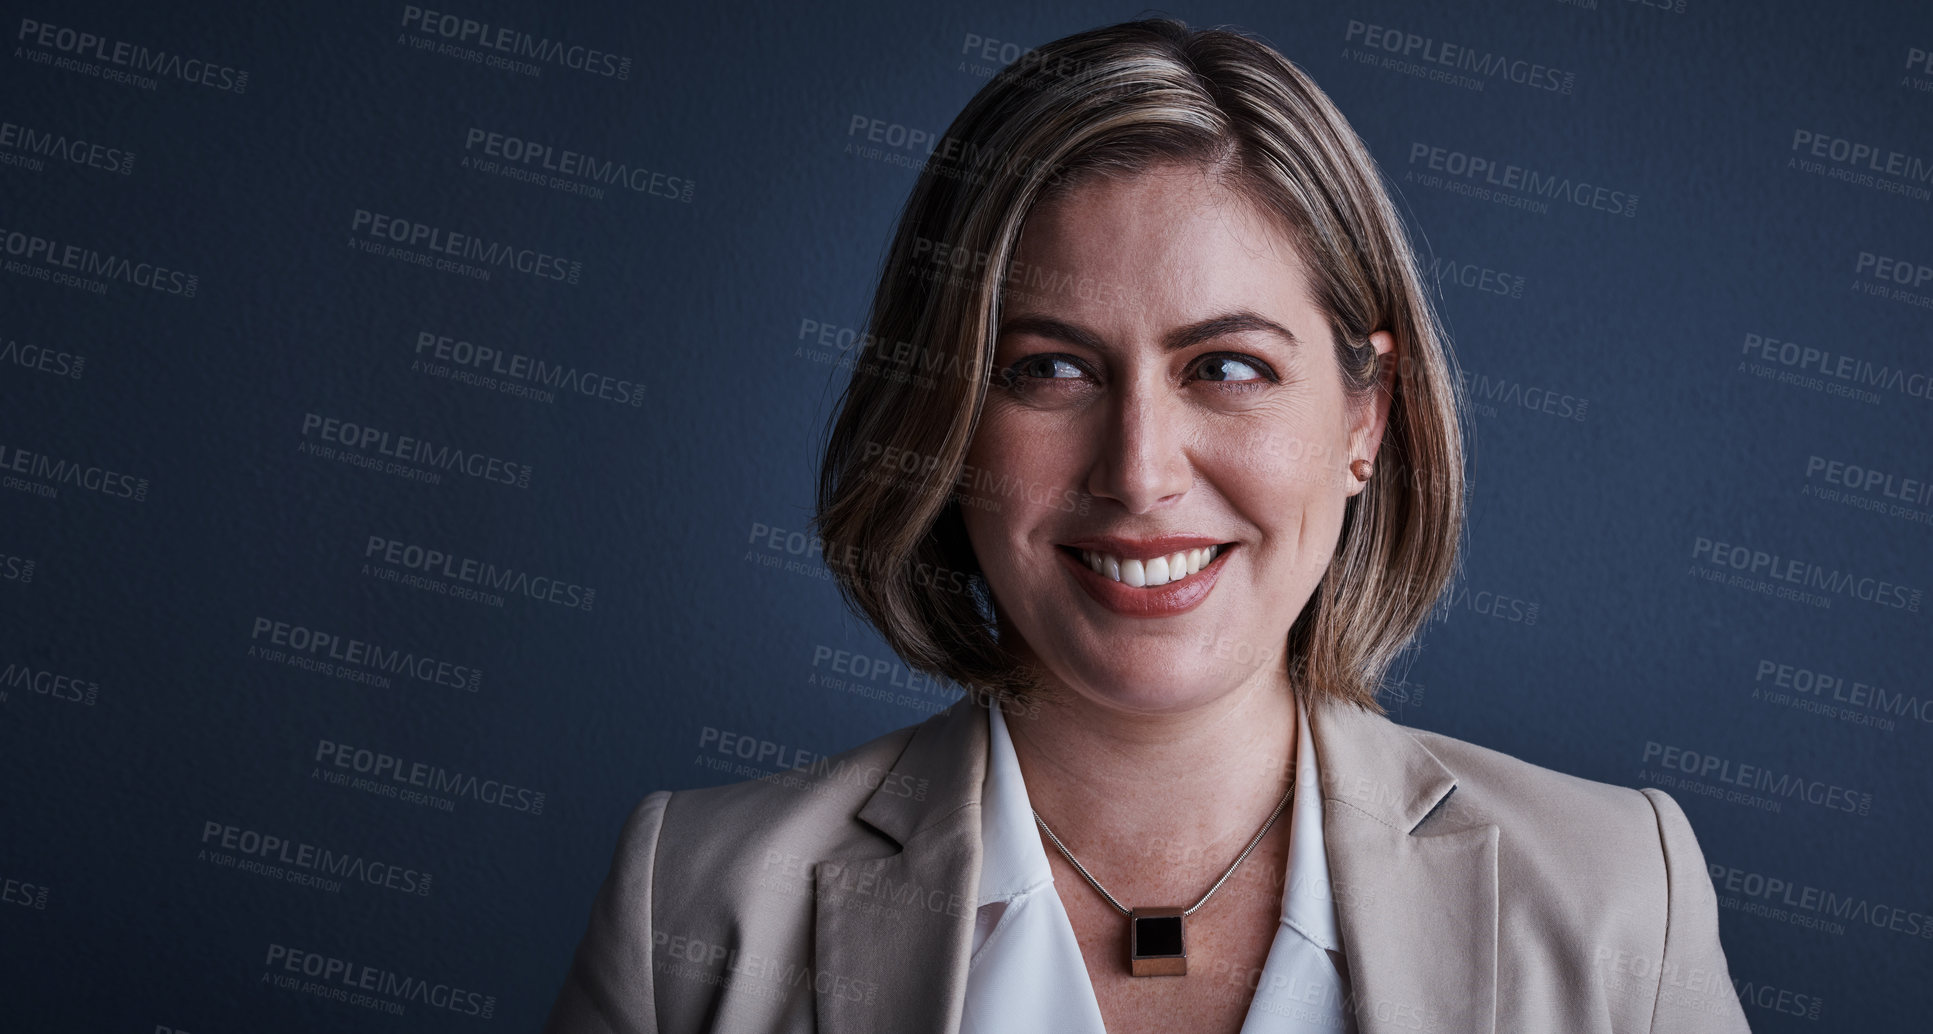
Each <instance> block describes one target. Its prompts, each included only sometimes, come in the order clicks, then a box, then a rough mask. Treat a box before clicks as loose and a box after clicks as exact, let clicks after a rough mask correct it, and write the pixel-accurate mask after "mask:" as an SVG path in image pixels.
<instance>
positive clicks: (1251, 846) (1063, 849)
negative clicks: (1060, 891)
mask: <svg viewBox="0 0 1933 1034" xmlns="http://www.w3.org/2000/svg"><path fill="white" fill-rule="evenodd" d="M1294 796H1295V780H1293V779H1291V780H1289V788H1288V790H1287V791H1286V792H1284V793H1283V794H1282V799H1281V800H1280V801H1277V802H1276V805H1275V810H1274V811H1272V812H1269V820H1268V821H1267V822H1264V823H1262V828H1261V829H1258V830H1256V831H1255V839H1253V840H1251V841H1249V842H1248V846H1247V847H1244V848H1242V853H1241V854H1240V855H1237V856H1236V858H1235V862H1234V864H1232V865H1230V866H1229V867H1228V871H1227V872H1224V873H1222V878H1221V879H1219V880H1216V881H1215V885H1214V886H1212V887H1210V888H1208V893H1206V894H1203V895H1202V896H1201V900H1200V901H1197V902H1195V904H1194V906H1193V907H1192V908H1189V909H1187V910H1185V911H1183V912H1182V913H1181V914H1182V915H1184V916H1191V915H1194V914H1195V909H1197V908H1200V907H1201V906H1203V905H1206V904H1208V899H1209V898H1212V897H1214V896H1215V892H1216V891H1218V890H1220V889H1222V884H1224V883H1227V882H1228V878H1229V877H1230V876H1233V875H1235V869H1236V868H1237V867H1238V866H1240V865H1241V864H1242V861H1243V860H1244V859H1246V858H1247V857H1248V854H1249V852H1250V851H1253V850H1255V845H1256V844H1259V843H1261V842H1262V838H1263V837H1265V836H1267V835H1268V832H1269V827H1270V826H1273V825H1275V820H1276V819H1277V818H1279V817H1280V816H1281V814H1282V809H1283V808H1286V807H1288V806H1289V798H1291V797H1294ZM1028 810H1029V811H1032V810H1033V809H1031V808H1029V809H1028ZM1034 822H1035V823H1037V824H1038V825H1039V826H1040V831H1041V832H1042V833H1045V834H1047V839H1048V840H1051V841H1053V842H1054V846H1055V847H1056V848H1058V849H1059V850H1060V853H1061V857H1063V858H1066V859H1067V861H1068V864H1070V865H1072V866H1073V867H1074V869H1075V871H1077V872H1079V873H1080V874H1081V875H1082V876H1083V877H1085V878H1086V879H1087V882H1088V884H1089V885H1090V886H1092V887H1093V888H1094V889H1095V890H1098V891H1100V892H1101V896H1102V897H1104V898H1106V899H1107V903H1108V904H1110V905H1113V906H1114V909H1115V911H1117V912H1119V913H1121V914H1122V915H1124V916H1131V915H1133V914H1134V910H1133V909H1130V908H1128V907H1127V906H1125V905H1123V904H1121V903H1120V902H1119V901H1116V900H1114V895H1112V894H1109V893H1108V892H1107V888H1106V887H1103V886H1101V881H1100V880H1097V879H1095V878H1094V874H1093V873H1091V872H1088V871H1087V866H1085V865H1082V864H1081V863H1080V861H1079V860H1078V859H1076V858H1075V857H1074V852H1072V851H1069V850H1068V849H1067V845H1066V844H1063V843H1061V842H1060V838H1059V837H1057V836H1055V835H1054V831H1053V830H1051V829H1048V828H1047V820H1046V819H1043V818H1041V817H1040V812H1038V811H1035V812H1034Z"/></svg>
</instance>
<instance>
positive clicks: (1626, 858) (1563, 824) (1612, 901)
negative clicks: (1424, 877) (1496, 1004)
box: [1398, 726, 1744, 1031]
mask: <svg viewBox="0 0 1933 1034" xmlns="http://www.w3.org/2000/svg"><path fill="white" fill-rule="evenodd" d="M1398 728H1401V729H1402V730H1403V731H1404V732H1405V733H1407V734H1409V735H1410V736H1412V737H1414V738H1415V740H1416V742H1417V743H1418V744H1419V745H1421V746H1422V747H1423V748H1424V749H1425V750H1428V751H1429V752H1430V753H1431V754H1432V755H1434V756H1435V757H1436V758H1437V759H1438V760H1439V761H1441V762H1442V764H1443V766H1444V767H1445V768H1447V769H1449V770H1450V771H1451V772H1452V773H1453V774H1454V776H1455V780H1456V789H1455V790H1453V791H1452V792H1451V793H1450V795H1449V797H1448V798H1447V799H1445V800H1444V801H1443V802H1442V804H1440V805H1439V806H1438V810H1437V812H1435V813H1432V814H1431V816H1430V817H1429V818H1428V819H1426V820H1425V821H1424V822H1423V823H1422V824H1421V825H1420V826H1419V827H1418V828H1417V830H1416V835H1418V836H1429V835H1431V833H1432V824H1434V823H1439V822H1440V823H1442V826H1441V828H1444V829H1456V828H1468V827H1470V826H1473V825H1477V826H1481V825H1494V826H1495V827H1496V828H1497V835H1496V851H1497V890H1498V927H1499V930H1498V933H1499V941H1500V943H1502V944H1505V945H1508V946H1509V947H1510V952H1509V955H1510V956H1514V958H1515V959H1516V962H1515V963H1514V964H1515V965H1519V966H1522V965H1533V964H1532V963H1530V961H1529V960H1530V959H1533V958H1534V959H1535V960H1537V961H1536V962H1535V963H1534V966H1540V967H1544V968H1550V967H1553V966H1556V967H1560V968H1568V969H1570V970H1571V971H1572V972H1573V977H1574V980H1575V981H1576V984H1577V986H1579V987H1591V988H1593V990H1592V991H1591V992H1590V993H1591V994H1592V995H1594V996H1596V997H1597V998H1598V999H1599V1001H1600V1003H1601V1004H1600V1005H1599V1008H1601V1009H1603V1010H1606V1011H1608V1012H1611V1013H1625V1014H1628V1016H1629V1018H1631V1019H1632V1020H1634V1021H1636V1020H1639V1018H1640V1017H1641V1018H1642V1020H1641V1022H1642V1023H1644V1024H1648V1025H1649V1028H1650V1029H1653V1030H1657V1031H1671V1030H1685V1031H1713V1030H1727V1031H1730V1030H1742V1029H1744V1019H1743V1015H1742V1013H1741V1011H1740V1009H1739V1006H1738V1003H1737V1000H1736V997H1735V996H1734V995H1733V994H1732V993H1731V983H1730V980H1729V977H1728V975H1727V974H1728V970H1727V966H1726V960H1725V954H1724V949H1723V947H1722V946H1721V944H1720V942H1719V935H1718V900H1717V895H1716V894H1715V893H1714V891H1713V888H1712V883H1711V877H1710V875H1709V874H1708V872H1707V871H1706V868H1705V860H1704V854H1703V852H1702V850H1701V849H1700V847H1699V844H1698V838H1697V836H1696V834H1695V833H1693V831H1692V827H1691V823H1690V821H1689V820H1687V819H1686V817H1685V813H1684V811H1683V810H1682V809H1680V808H1679V807H1678V803H1677V802H1676V801H1674V800H1673V799H1672V798H1671V796H1670V795H1669V794H1667V793H1665V792H1664V791H1662V790H1658V789H1655V788H1650V787H1647V788H1644V789H1634V788H1631V787H1625V786H1617V785H1614V784H1611V783H1605V782H1599V781H1596V780H1592V779H1585V778H1581V777H1579V776H1574V775H1569V774H1567V773H1564V772H1558V771H1555V770H1553V769H1549V768H1545V767H1543V766H1541V765H1535V764H1532V763H1530V762H1528V761H1524V760H1523V759H1521V758H1516V757H1512V756H1511V755H1509V754H1505V753H1503V752H1501V751H1497V750H1492V749H1490V748H1488V747H1482V746H1478V745H1477V744H1474V743H1470V742H1467V741H1465V740H1459V739H1456V738H1454V737H1451V736H1445V735H1443V734H1441V733H1434V732H1427V731H1424V730H1420V729H1412V728H1407V727H1402V726H1398ZM1560 959H1561V960H1563V961H1561V962H1560V961H1559V960H1560ZM1504 965H1505V966H1506V967H1509V966H1511V965H1513V963H1512V962H1508V961H1507V962H1505V963H1504Z"/></svg>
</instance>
